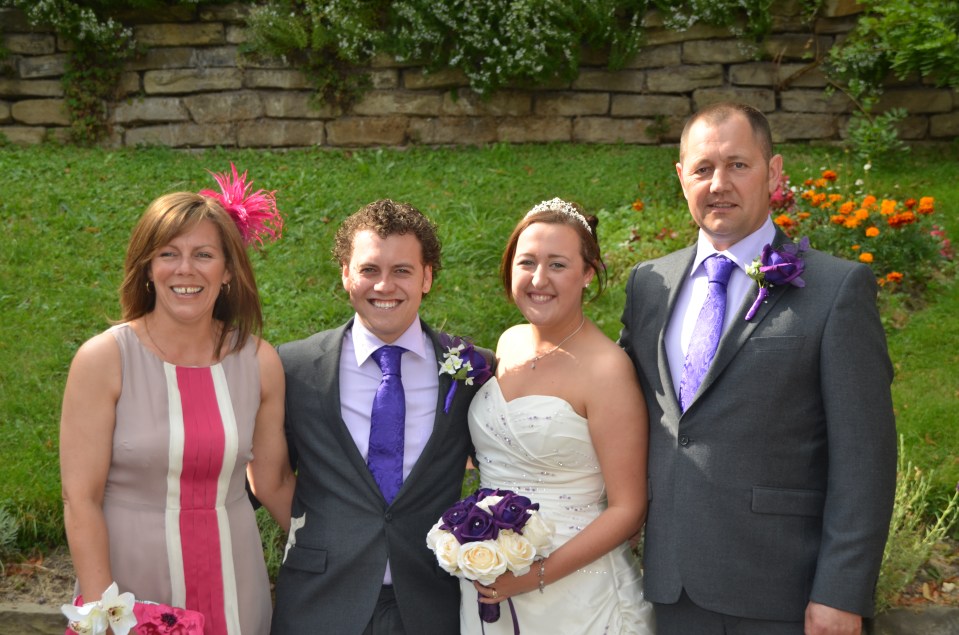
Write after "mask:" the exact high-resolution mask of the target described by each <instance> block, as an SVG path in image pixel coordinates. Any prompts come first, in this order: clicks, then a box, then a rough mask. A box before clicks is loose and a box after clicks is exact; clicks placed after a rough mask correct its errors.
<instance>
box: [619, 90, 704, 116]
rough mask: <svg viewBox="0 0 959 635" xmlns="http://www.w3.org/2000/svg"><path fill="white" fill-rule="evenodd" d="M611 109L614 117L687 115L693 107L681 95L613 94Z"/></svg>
mask: <svg viewBox="0 0 959 635" xmlns="http://www.w3.org/2000/svg"><path fill="white" fill-rule="evenodd" d="M609 111H610V114H611V115H612V116H614V117H658V116H662V115H681V116H686V115H688V114H689V113H691V112H692V109H691V107H690V103H689V99H688V98H686V97H683V96H680V95H613V98H612V103H611V104H610V109H609Z"/></svg>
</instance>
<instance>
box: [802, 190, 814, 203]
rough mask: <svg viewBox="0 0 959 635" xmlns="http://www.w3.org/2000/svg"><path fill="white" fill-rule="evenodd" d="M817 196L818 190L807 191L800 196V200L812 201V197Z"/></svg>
mask: <svg viewBox="0 0 959 635" xmlns="http://www.w3.org/2000/svg"><path fill="white" fill-rule="evenodd" d="M815 195H816V190H806V191H805V192H803V193H802V194H800V195H799V196H800V198H802V199H803V200H805V201H808V200H811V199H812V197H813V196H815Z"/></svg>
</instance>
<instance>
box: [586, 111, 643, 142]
mask: <svg viewBox="0 0 959 635" xmlns="http://www.w3.org/2000/svg"><path fill="white" fill-rule="evenodd" d="M652 123H653V122H652V121H651V120H649V119H612V118H610V117H577V118H576V119H575V120H574V121H573V141H574V142H577V143H631V144H637V143H656V142H657V138H656V135H655V134H652V133H650V132H649V131H648V128H649V126H650V125H652Z"/></svg>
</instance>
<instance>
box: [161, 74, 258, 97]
mask: <svg viewBox="0 0 959 635" xmlns="http://www.w3.org/2000/svg"><path fill="white" fill-rule="evenodd" d="M242 85H243V72H242V71H241V70H240V69H238V68H184V69H170V70H159V71H147V72H146V73H144V74H143V90H144V92H146V93H147V94H148V95H157V94H161V95H162V94H183V93H197V92H204V91H216V90H237V89H239V88H240V87H241V86H242Z"/></svg>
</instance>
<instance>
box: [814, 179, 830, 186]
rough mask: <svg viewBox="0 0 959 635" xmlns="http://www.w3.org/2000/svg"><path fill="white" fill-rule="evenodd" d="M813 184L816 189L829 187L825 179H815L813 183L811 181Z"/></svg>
mask: <svg viewBox="0 0 959 635" xmlns="http://www.w3.org/2000/svg"><path fill="white" fill-rule="evenodd" d="M813 184H814V185H815V186H816V187H827V186H828V185H829V181H827V180H826V179H816V180H815V181H813Z"/></svg>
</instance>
